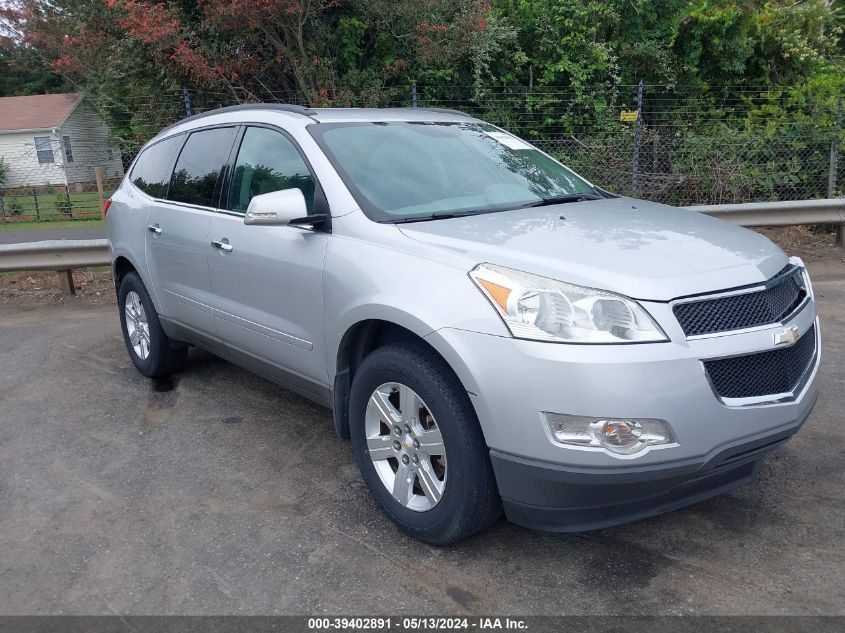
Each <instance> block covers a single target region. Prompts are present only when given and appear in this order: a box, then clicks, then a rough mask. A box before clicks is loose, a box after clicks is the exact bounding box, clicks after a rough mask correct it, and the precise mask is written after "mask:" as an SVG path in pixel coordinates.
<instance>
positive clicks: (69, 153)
mask: <svg viewBox="0 0 845 633" xmlns="http://www.w3.org/2000/svg"><path fill="white" fill-rule="evenodd" d="M62 147H63V148H64V150H65V162H66V163H72V162H73V148H72V147H71V146H70V137H69V136H63V137H62Z"/></svg>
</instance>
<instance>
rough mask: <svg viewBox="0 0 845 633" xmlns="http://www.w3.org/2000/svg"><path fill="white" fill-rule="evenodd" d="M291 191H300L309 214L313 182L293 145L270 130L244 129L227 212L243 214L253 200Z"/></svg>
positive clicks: (312, 196) (312, 199)
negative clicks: (275, 192) (270, 194)
mask: <svg viewBox="0 0 845 633" xmlns="http://www.w3.org/2000/svg"><path fill="white" fill-rule="evenodd" d="M293 188H297V189H300V190H301V191H302V195H304V196H305V204H306V205H307V206H308V213H311V207H312V205H313V204H314V178H313V177H312V176H311V172H310V171H309V170H308V166H307V165H306V164H305V161H304V160H303V159H302V156H300V154H299V152H298V151H297V149H296V147H295V146H294V144H293V143H292V142H291V141H290V140H289V139H288V138H287V137H286V136H285V135H284V134H280V133H279V132H276V131H274V130H269V129H267V128H263V127H250V128H247V130H246V132H245V133H244V138H243V141H242V142H241V148H240V150H239V151H238V160H237V162H236V163H235V176H234V179H233V181H232V189H231V193H230V195H229V209H230V210H232V211H238V212H241V213H243V212H245V211H246V208H247V207H248V206H249V201H250V200H252V198H253V197H254V196H258V195H261V194H263V193H270V192H271V191H281V190H282V189H293Z"/></svg>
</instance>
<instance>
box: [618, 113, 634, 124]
mask: <svg viewBox="0 0 845 633" xmlns="http://www.w3.org/2000/svg"><path fill="white" fill-rule="evenodd" d="M619 120H620V121H624V122H625V123H633V122H634V121H636V120H637V111H636V110H622V112H620V113H619Z"/></svg>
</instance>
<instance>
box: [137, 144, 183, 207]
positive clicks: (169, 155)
mask: <svg viewBox="0 0 845 633" xmlns="http://www.w3.org/2000/svg"><path fill="white" fill-rule="evenodd" d="M184 138H185V135H184V134H177V135H176V136H171V137H170V138H166V139H164V140H163V141H159V142H158V143H155V144H154V145H150V146H149V147H147V148H146V149H145V150H144V151H143V152H141V155H140V156H138V160H136V161H135V166H134V167H132V173H131V174H130V175H129V180H130V181H131V182H132V184H133V185H135V186H136V187H138V189H140V190H141V191H143V192H144V193H146V194H147V195H150V196H152V197H153V198H164V196H165V195H167V184H168V182H170V166H171V165H172V164H173V159H174V158H175V157H176V152H178V151H179V147H180V146H181V145H182V141H183V140H184Z"/></svg>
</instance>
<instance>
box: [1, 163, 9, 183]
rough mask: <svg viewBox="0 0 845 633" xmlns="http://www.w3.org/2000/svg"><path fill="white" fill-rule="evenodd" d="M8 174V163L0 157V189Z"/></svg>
mask: <svg viewBox="0 0 845 633" xmlns="http://www.w3.org/2000/svg"><path fill="white" fill-rule="evenodd" d="M8 176H9V165H8V164H7V163H6V161H5V160H3V159H2V158H0V189H2V188H3V185H5V184H6V178H8Z"/></svg>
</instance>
